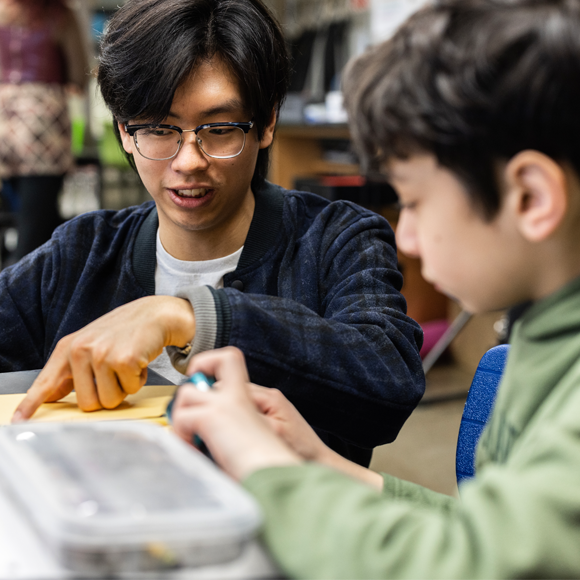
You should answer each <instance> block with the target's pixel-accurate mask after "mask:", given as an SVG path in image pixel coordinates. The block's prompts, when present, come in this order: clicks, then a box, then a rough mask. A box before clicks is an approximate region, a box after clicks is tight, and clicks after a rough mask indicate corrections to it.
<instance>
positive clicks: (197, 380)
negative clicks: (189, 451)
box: [165, 373, 215, 459]
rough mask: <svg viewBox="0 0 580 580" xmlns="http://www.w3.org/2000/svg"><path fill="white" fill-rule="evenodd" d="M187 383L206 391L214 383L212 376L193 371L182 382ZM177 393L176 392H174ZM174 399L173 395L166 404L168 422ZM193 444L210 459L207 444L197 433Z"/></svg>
mask: <svg viewBox="0 0 580 580" xmlns="http://www.w3.org/2000/svg"><path fill="white" fill-rule="evenodd" d="M188 383H193V384H194V385H195V388H196V389H197V390H198V391H202V392H207V391H209V390H210V389H211V388H212V385H213V384H214V383H215V379H214V378H213V377H206V376H205V375H204V374H203V373H194V374H193V375H191V377H189V378H188V379H186V380H185V381H184V382H183V383H182V384H184V385H187V384H188ZM176 394H177V393H176ZM174 401H175V395H174V396H173V399H171V401H169V404H168V405H167V409H166V410H165V413H166V414H167V419H168V421H169V423H171V412H172V411H173V402H174ZM193 444H194V445H195V446H196V447H197V448H198V449H199V450H200V451H201V452H202V453H203V454H204V455H205V456H207V457H209V458H210V459H212V456H211V453H210V452H209V449H208V448H207V445H206V444H205V443H204V442H203V440H202V438H201V437H200V436H199V435H194V436H193Z"/></svg>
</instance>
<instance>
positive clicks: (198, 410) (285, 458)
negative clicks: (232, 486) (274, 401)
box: [172, 347, 301, 480]
mask: <svg viewBox="0 0 580 580" xmlns="http://www.w3.org/2000/svg"><path fill="white" fill-rule="evenodd" d="M188 372H189V373H190V374H193V373H194V372H202V373H204V374H206V375H208V376H214V377H215V379H216V382H215V383H214V385H213V389H211V390H210V391H208V392H200V391H198V390H197V389H196V388H195V387H194V386H190V385H187V384H186V385H183V386H181V387H180V389H179V391H178V394H177V397H176V400H175V404H174V406H173V413H172V418H173V428H174V430H175V432H176V433H177V434H178V435H179V436H180V437H182V438H183V439H184V440H185V441H187V442H188V443H191V441H192V439H193V436H194V435H195V434H197V435H199V436H200V437H201V438H202V439H203V441H204V443H205V444H206V445H207V447H208V448H209V450H210V451H211V454H212V456H213V458H214V459H215V461H216V462H217V463H218V464H219V465H220V466H221V467H222V468H223V469H224V470H225V471H227V472H228V473H229V474H230V475H231V476H232V477H234V478H236V479H238V480H239V479H243V478H244V477H246V476H247V475H249V474H250V473H252V472H253V471H256V470H257V469H261V468H264V467H270V466H274V465H296V464H299V463H300V462H301V460H300V458H299V457H298V455H297V454H296V453H295V452H294V451H293V450H292V449H290V447H288V445H287V444H286V443H285V442H284V441H282V439H280V437H278V435H276V433H275V432H274V431H273V430H272V428H271V426H270V424H269V421H268V419H266V417H264V416H263V415H262V414H261V413H260V411H259V410H258V409H257V408H256V405H255V404H254V401H253V399H252V395H251V394H250V390H251V386H250V382H249V378H248V372H247V370H246V365H245V361H244V355H243V354H242V353H241V351H239V350H238V349H236V348H233V347H227V348H223V349H219V350H214V351H209V352H204V353H201V354H199V355H197V356H195V357H194V359H193V360H192V362H191V364H190V366H189V369H188Z"/></svg>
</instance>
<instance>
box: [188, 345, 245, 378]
mask: <svg viewBox="0 0 580 580" xmlns="http://www.w3.org/2000/svg"><path fill="white" fill-rule="evenodd" d="M187 372H188V374H190V375H191V374H193V373H196V372H201V373H204V374H206V375H209V376H213V377H215V379H216V381H227V382H228V383H230V382H233V383H248V382H249V381H250V378H249V376H248V370H247V368H246V360H245V358H244V355H243V353H242V351H241V350H239V349H238V348H235V347H233V346H226V347H225V348H219V349H216V350H209V351H205V352H202V353H200V354H198V355H195V356H194V357H193V359H192V361H191V363H190V364H189V367H188V368H187Z"/></svg>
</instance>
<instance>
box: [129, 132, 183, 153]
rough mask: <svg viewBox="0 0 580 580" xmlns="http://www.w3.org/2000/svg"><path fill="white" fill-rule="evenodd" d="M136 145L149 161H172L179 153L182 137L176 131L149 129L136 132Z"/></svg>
mask: <svg viewBox="0 0 580 580" xmlns="http://www.w3.org/2000/svg"><path fill="white" fill-rule="evenodd" d="M134 137H135V144H136V145H137V148H138V149H139V153H141V155H143V157H147V159H171V157H173V156H174V155H176V153H177V152H178V151H179V142H180V141H181V135H180V134H179V132H178V131H175V130H174V129H161V128H159V127H157V128H147V129H139V130H138V131H135V135H134Z"/></svg>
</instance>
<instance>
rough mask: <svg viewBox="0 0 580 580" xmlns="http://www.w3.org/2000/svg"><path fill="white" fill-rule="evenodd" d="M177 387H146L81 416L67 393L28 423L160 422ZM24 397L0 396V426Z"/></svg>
mask: <svg viewBox="0 0 580 580" xmlns="http://www.w3.org/2000/svg"><path fill="white" fill-rule="evenodd" d="M176 388H177V387H176V386H175V385H150V386H146V387H143V388H142V389H141V390H140V391H139V392H138V393H135V394H134V395H128V396H127V398H126V399H125V400H124V401H123V402H122V403H121V404H120V405H119V406H118V407H117V408H115V409H102V410H100V411H93V412H91V413H85V412H84V411H81V410H80V409H79V408H78V406H77V403H76V394H75V393H70V395H67V396H66V397H64V398H62V399H61V400H60V401H58V402H57V403H45V404H44V405H41V406H40V407H39V408H38V409H37V411H36V413H34V415H33V416H32V418H31V419H30V420H31V421H120V420H124V419H155V420H156V421H157V422H164V419H162V417H163V416H164V415H165V409H166V407H167V403H169V401H170V400H171V397H172V396H173V393H174V392H175V389H176ZM24 397H25V395H24V394H17V395H0V425H8V424H10V420H11V419H12V415H13V414H14V411H15V410H16V407H18V405H19V403H20V401H22V399H24Z"/></svg>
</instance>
